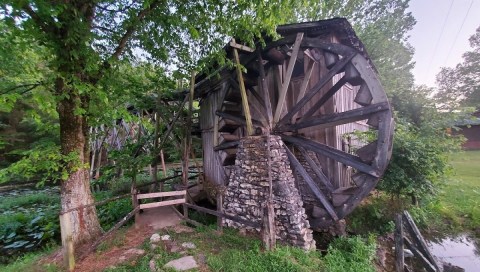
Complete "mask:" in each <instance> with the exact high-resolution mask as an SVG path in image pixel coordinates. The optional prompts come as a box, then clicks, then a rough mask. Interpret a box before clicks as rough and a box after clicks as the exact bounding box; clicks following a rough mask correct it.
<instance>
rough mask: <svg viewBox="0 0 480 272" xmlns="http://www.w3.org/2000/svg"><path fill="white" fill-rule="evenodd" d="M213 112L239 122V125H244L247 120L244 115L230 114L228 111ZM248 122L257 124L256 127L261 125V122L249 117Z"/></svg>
mask: <svg viewBox="0 0 480 272" xmlns="http://www.w3.org/2000/svg"><path fill="white" fill-rule="evenodd" d="M215 114H216V115H218V116H220V117H223V118H225V119H229V120H232V121H234V122H236V123H238V124H241V125H246V124H247V120H246V117H245V116H241V115H240V116H236V115H233V114H230V113H228V112H224V111H216V112H215ZM250 122H251V123H253V124H254V125H255V126H258V127H261V126H262V123H261V122H259V121H257V120H252V119H250Z"/></svg>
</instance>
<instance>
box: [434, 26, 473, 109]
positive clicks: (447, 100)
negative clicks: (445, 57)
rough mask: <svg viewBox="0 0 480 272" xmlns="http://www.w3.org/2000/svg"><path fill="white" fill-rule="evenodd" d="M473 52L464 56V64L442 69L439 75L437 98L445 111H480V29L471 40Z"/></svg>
mask: <svg viewBox="0 0 480 272" xmlns="http://www.w3.org/2000/svg"><path fill="white" fill-rule="evenodd" d="M469 42H470V46H471V47H472V48H473V50H472V51H468V52H465V53H464V54H463V62H461V63H459V64H457V66H456V67H454V68H445V67H444V68H442V70H441V71H440V73H439V74H438V75H437V84H438V87H439V91H438V92H437V93H436V95H435V98H436V100H437V101H438V103H439V104H440V105H441V106H442V107H444V108H445V109H449V110H455V109H457V108H458V107H473V108H477V110H478V109H480V106H479V105H480V70H479V69H478V67H479V66H480V27H478V28H477V30H476V32H475V34H474V35H472V36H471V37H470V39H469Z"/></svg>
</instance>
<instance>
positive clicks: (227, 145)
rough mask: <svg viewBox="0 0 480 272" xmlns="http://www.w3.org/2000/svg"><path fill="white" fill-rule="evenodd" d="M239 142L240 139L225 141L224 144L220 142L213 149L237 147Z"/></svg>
mask: <svg viewBox="0 0 480 272" xmlns="http://www.w3.org/2000/svg"><path fill="white" fill-rule="evenodd" d="M239 143H240V141H232V142H224V143H222V144H219V145H217V146H215V147H214V148H213V150H215V151H219V150H224V149H228V148H232V147H236V146H238V144H239Z"/></svg>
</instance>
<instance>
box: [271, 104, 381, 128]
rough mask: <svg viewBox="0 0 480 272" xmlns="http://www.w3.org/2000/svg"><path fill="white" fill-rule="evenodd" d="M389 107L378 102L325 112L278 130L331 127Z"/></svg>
mask: <svg viewBox="0 0 480 272" xmlns="http://www.w3.org/2000/svg"><path fill="white" fill-rule="evenodd" d="M389 109H390V105H389V104H388V103H387V102H384V103H378V104H373V105H370V106H366V107H362V108H357V109H353V110H349V111H344V112H338V113H332V114H326V115H322V116H321V117H311V118H309V119H306V120H303V119H302V121H301V122H300V123H296V124H289V125H285V126H283V127H280V128H279V129H278V131H282V132H284V131H293V130H298V129H302V128H307V127H316V128H317V129H320V128H326V127H333V126H338V125H343V124H347V123H352V122H356V121H360V120H365V119H368V118H369V117H370V116H371V115H373V114H375V113H377V112H380V111H386V110H389Z"/></svg>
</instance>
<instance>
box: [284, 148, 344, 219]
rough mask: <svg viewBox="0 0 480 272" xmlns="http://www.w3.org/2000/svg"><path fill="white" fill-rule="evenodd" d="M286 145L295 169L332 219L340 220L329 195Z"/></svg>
mask: <svg viewBox="0 0 480 272" xmlns="http://www.w3.org/2000/svg"><path fill="white" fill-rule="evenodd" d="M284 147H285V151H286V152H287V155H288V158H289V160H290V163H291V164H292V165H293V167H294V168H295V170H297V172H298V173H299V174H300V175H301V176H302V177H303V179H304V180H305V182H306V183H307V185H308V187H310V190H311V191H312V193H313V194H314V195H315V196H316V197H317V199H318V200H319V201H320V203H322V205H323V207H324V208H325V210H327V212H328V214H329V215H330V216H331V217H332V219H333V220H335V221H337V220H338V216H337V213H336V212H335V209H334V208H333V206H332V204H331V203H330V202H329V201H328V199H327V197H326V196H325V195H324V194H323V193H322V191H321V190H320V188H318V185H317V184H316V183H315V181H313V179H312V178H311V177H310V176H309V175H308V173H307V171H306V170H305V168H303V166H302V164H301V163H300V162H299V161H298V160H297V158H295V155H293V153H292V152H291V151H290V149H288V147H287V146H284Z"/></svg>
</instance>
